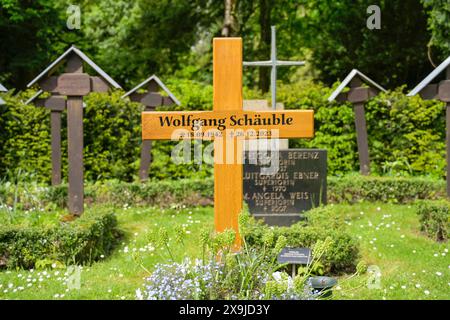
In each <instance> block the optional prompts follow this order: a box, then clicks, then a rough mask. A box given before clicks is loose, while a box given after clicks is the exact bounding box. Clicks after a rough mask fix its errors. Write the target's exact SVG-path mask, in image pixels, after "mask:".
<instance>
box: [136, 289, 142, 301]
mask: <svg viewBox="0 0 450 320" xmlns="http://www.w3.org/2000/svg"><path fill="white" fill-rule="evenodd" d="M136 299H138V300H144V296H143V295H142V292H141V289H137V290H136Z"/></svg>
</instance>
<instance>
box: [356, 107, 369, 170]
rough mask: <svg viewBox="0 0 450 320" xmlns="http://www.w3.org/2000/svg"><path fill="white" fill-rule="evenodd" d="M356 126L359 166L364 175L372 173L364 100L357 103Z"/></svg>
mask: <svg viewBox="0 0 450 320" xmlns="http://www.w3.org/2000/svg"><path fill="white" fill-rule="evenodd" d="M354 106H355V127H356V140H357V144H358V155H359V168H360V171H361V174H362V175H365V176H367V175H369V174H370V160H369V144H368V141H367V126H366V115H365V111H364V102H358V103H355V105H354Z"/></svg>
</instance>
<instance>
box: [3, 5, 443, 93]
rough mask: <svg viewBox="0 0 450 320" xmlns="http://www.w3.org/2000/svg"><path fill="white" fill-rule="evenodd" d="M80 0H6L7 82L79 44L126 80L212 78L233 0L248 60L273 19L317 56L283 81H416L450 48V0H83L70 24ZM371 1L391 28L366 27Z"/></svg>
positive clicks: (263, 42) (283, 45) (264, 86)
mask: <svg viewBox="0 0 450 320" xmlns="http://www.w3.org/2000/svg"><path fill="white" fill-rule="evenodd" d="M72 2H73V1H70V0H34V1H29V0H0V30H2V32H1V34H0V52H1V55H0V82H2V83H3V84H4V85H6V86H7V87H9V88H17V89H23V88H24V87H25V85H26V84H27V83H28V82H29V81H30V80H31V79H33V78H34V77H35V76H36V75H37V74H38V73H39V72H40V71H41V70H42V69H43V68H44V67H45V66H46V65H48V64H49V62H50V61H52V60H53V59H55V58H56V57H57V56H59V55H60V54H61V53H62V52H63V50H64V49H66V48H68V47H69V46H70V45H71V44H76V45H77V46H78V47H79V48H80V49H82V50H83V51H84V52H86V53H87V54H88V55H89V56H90V57H92V58H93V60H94V61H95V62H97V63H98V64H99V65H100V66H101V67H102V68H104V69H105V71H106V72H107V73H108V74H110V75H111V76H112V77H113V78H114V79H116V80H117V81H118V82H119V83H121V84H122V85H123V86H124V87H126V88H131V87H132V86H134V85H135V84H136V83H139V82H140V81H142V80H143V79H144V78H146V77H148V76H149V75H150V74H152V73H157V74H159V75H160V76H162V77H163V78H165V77H166V76H169V75H170V76H172V75H174V74H175V75H177V76H178V77H179V78H189V79H192V80H197V81H205V82H208V81H210V80H211V68H212V63H211V61H212V59H211V51H212V49H211V39H212V37H214V36H220V35H221V33H222V32H223V29H224V28H225V26H226V25H225V23H224V12H225V3H230V4H231V6H232V12H231V13H232V14H231V18H232V20H233V23H232V25H231V27H230V30H229V35H230V36H242V37H243V39H244V58H245V60H248V61H251V60H255V59H258V60H267V59H268V58H269V56H270V25H276V26H277V28H278V32H277V38H278V43H277V47H278V52H279V57H280V58H282V59H288V58H289V59H307V60H308V67H307V68H300V69H299V68H296V67H292V68H281V69H280V72H279V77H280V79H281V80H283V81H287V80H291V81H294V80H296V79H298V78H299V77H305V76H309V77H313V78H315V79H319V80H322V81H324V82H325V83H326V84H328V85H331V84H332V83H333V82H335V81H336V80H337V79H339V78H340V79H342V78H343V77H345V75H346V74H347V73H348V72H349V71H350V70H351V69H352V68H358V69H360V70H361V71H363V72H365V73H367V74H368V75H370V76H371V77H373V78H374V80H376V81H379V82H380V83H381V84H382V85H385V86H388V87H390V88H394V87H396V86H400V85H404V84H407V85H408V86H409V87H411V86H413V85H415V84H416V83H417V82H418V81H419V80H420V79H422V78H423V77H424V76H425V75H426V74H427V72H429V71H430V70H431V69H432V67H433V66H432V63H431V61H433V63H434V64H437V63H439V62H440V61H442V60H443V59H444V58H446V57H447V56H448V55H449V54H450V36H449V32H450V31H449V30H450V6H449V4H448V1H447V0H377V1H373V0H336V1H329V0H298V1H290V0H275V1H272V0H257V1H245V0H226V1H210V0H191V1H186V0H136V1H124V0H119V1H118V0H98V1H88V0H80V1H77V2H76V4H77V5H79V6H80V9H81V28H80V29H79V30H69V29H68V28H67V27H66V21H67V19H68V16H69V15H68V13H67V8H68V6H69V5H70V4H73V3H72ZM370 5H378V6H379V7H380V8H381V26H382V28H381V30H369V29H368V28H367V27H366V21H367V18H368V17H369V14H368V13H367V8H368V6H370ZM428 56H429V58H428ZM430 60H431V61H430ZM245 81H246V84H247V85H249V86H251V87H253V86H257V87H258V88H259V89H260V90H262V91H263V92H265V91H267V90H268V88H269V69H267V68H249V69H247V70H246V71H245Z"/></svg>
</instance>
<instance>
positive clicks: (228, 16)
mask: <svg viewBox="0 0 450 320" xmlns="http://www.w3.org/2000/svg"><path fill="white" fill-rule="evenodd" d="M237 1H238V0H225V15H224V21H223V28H222V36H223V37H233V36H236V34H237V29H238V28H237V22H236V12H235V10H236V5H237Z"/></svg>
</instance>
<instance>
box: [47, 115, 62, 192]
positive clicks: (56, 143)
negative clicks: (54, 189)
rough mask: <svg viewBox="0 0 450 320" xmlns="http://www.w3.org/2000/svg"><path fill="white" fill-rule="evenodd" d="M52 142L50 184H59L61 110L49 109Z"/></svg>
mask: <svg viewBox="0 0 450 320" xmlns="http://www.w3.org/2000/svg"><path fill="white" fill-rule="evenodd" d="M50 127H51V128H50V132H51V140H52V141H51V143H52V186H57V185H60V184H61V178H62V177H61V176H62V175H61V111H55V110H51V111H50Z"/></svg>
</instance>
